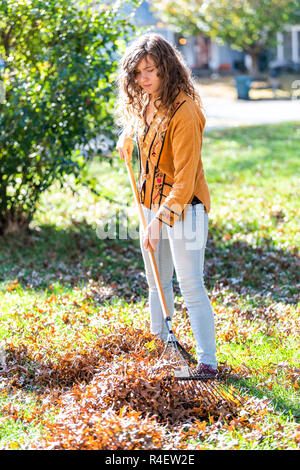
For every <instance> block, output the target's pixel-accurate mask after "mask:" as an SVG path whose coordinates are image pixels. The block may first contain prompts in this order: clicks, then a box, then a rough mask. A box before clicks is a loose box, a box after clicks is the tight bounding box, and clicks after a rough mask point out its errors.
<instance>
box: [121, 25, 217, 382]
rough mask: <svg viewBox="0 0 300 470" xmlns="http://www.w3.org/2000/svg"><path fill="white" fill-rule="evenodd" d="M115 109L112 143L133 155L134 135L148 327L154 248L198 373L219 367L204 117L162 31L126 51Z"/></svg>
mask: <svg viewBox="0 0 300 470" xmlns="http://www.w3.org/2000/svg"><path fill="white" fill-rule="evenodd" d="M119 113H120V117H121V122H122V126H123V132H122V134H121V135H120V137H119V140H118V143H117V150H118V151H119V154H120V157H121V158H122V159H131V153H132V149H133V140H132V139H133V136H135V138H136V142H137V147H138V154H139V165H140V177H139V194H140V200H141V203H142V206H143V210H144V213H145V216H146V220H147V223H148V226H147V229H146V230H145V231H143V230H142V229H141V249H142V254H143V259H144V263H145V271H146V278H147V282H148V285H149V307H150V318H151V331H152V333H154V334H155V335H158V336H159V337H161V338H162V339H164V340H165V339H166V337H167V329H166V325H165V320H164V318H163V313H162V310H161V306H160V302H159V297H158V293H157V289H156V285H155V280H154V277H153V274H152V269H151V264H150V259H149V254H148V249H149V245H151V246H152V248H153V250H154V254H155V258H156V262H157V265H158V270H159V273H160V278H161V283H162V287H163V291H164V294H165V297H166V302H167V306H168V310H169V314H170V316H171V317H172V315H173V312H174V295H173V285H172V279H173V274H174V268H175V271H176V276H177V280H178V283H179V287H180V291H181V293H182V296H183V299H184V302H185V304H186V307H187V309H188V313H189V318H190V322H191V327H192V330H193V334H194V337H195V342H196V351H197V358H198V367H197V373H198V374H199V375H201V374H203V375H205V376H207V375H211V376H212V377H214V376H215V375H216V373H217V370H216V369H217V361H216V345H215V329H214V316H213V311H212V308H211V304H210V301H209V299H208V296H207V293H206V289H205V286H204V283H203V265H204V251H205V245H206V240H207V232H208V212H209V210H210V197H209V191H208V187H207V183H206V179H205V175H204V170H203V166H202V160H201V148H202V137H203V129H204V125H205V117H204V115H203V113H202V111H201V99H200V97H199V95H198V93H197V91H196V89H195V87H194V85H193V82H192V79H191V77H190V73H189V70H188V69H187V67H186V66H185V64H184V62H183V59H182V57H181V54H180V53H179V52H178V51H177V50H176V49H175V48H174V47H173V46H172V45H171V44H170V43H169V42H168V41H166V40H165V39H164V38H163V37H162V36H160V35H157V34H147V35H145V36H142V37H141V38H140V39H138V40H136V41H135V42H134V43H132V44H131V45H130V46H129V47H128V49H127V50H126V52H125V54H124V56H123V58H122V61H121V65H120V71H119Z"/></svg>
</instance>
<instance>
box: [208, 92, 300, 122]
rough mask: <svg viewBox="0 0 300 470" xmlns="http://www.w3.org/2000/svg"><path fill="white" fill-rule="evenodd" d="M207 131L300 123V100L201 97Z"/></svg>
mask: <svg viewBox="0 0 300 470" xmlns="http://www.w3.org/2000/svg"><path fill="white" fill-rule="evenodd" d="M201 98H202V101H203V105H204V108H205V116H206V119H207V122H206V130H214V129H222V128H224V127H234V126H251V125H257V124H275V123H280V122H284V121H299V122H300V99H293V100H281V99H278V100H276V99H274V100H257V101H251V100H250V101H247V100H238V99H230V98H219V97H218V98H216V97H212V96H206V95H203V94H202V95H201Z"/></svg>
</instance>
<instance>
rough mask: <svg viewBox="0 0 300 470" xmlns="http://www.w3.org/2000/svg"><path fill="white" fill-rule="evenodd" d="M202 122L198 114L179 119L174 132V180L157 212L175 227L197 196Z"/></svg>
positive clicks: (157, 215)
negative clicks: (188, 205) (196, 182)
mask: <svg viewBox="0 0 300 470" xmlns="http://www.w3.org/2000/svg"><path fill="white" fill-rule="evenodd" d="M203 127H204V125H203V122H202V121H201V120H200V119H199V118H198V117H195V116H189V117H188V119H184V120H183V119H180V120H179V121H178V122H176V125H175V126H174V129H173V130H172V134H171V142H172V153H173V156H172V157H173V165H174V183H173V185H172V189H171V191H170V193H169V195H168V197H167V198H166V199H165V201H164V203H163V205H162V206H161V207H160V208H159V210H158V212H157V213H156V218H158V219H159V220H160V221H161V222H164V223H166V224H168V225H169V226H171V227H172V226H173V225H174V223H175V222H176V221H177V220H178V219H179V217H180V216H181V214H182V212H183V210H184V207H185V205H186V204H189V203H190V201H191V200H192V198H193V195H194V187H195V177H196V171H197V166H198V164H199V159H200V158H201V147H202V135H203Z"/></svg>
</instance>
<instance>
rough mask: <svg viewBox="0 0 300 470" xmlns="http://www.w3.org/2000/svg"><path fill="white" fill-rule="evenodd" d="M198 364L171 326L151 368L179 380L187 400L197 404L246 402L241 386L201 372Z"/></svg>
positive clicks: (184, 400)
mask: <svg viewBox="0 0 300 470" xmlns="http://www.w3.org/2000/svg"><path fill="white" fill-rule="evenodd" d="M169 327H170V324H169ZM196 364H197V361H196V360H195V359H194V358H193V356H191V355H190V354H189V353H188V352H187V351H186V350H185V349H184V348H183V346H181V345H180V343H179V342H178V340H177V339H176V337H175V335H174V333H173V331H172V329H170V333H169V335H168V339H167V342H166V345H165V348H164V351H163V353H162V354H161V356H160V358H159V360H158V361H157V363H156V364H155V365H154V366H153V367H152V371H151V372H152V375H153V374H154V375H155V374H156V373H161V372H162V371H164V372H165V373H166V374H167V376H168V378H169V379H170V380H175V381H176V383H177V386H179V387H180V393H181V396H182V403H183V404H187V405H189V404H190V405H193V406H195V404H196V403H199V404H200V403H201V405H202V406H205V407H210V406H212V405H219V406H221V405H222V404H223V405H224V404H225V405H226V404H228V405H230V406H231V407H232V406H241V405H243V403H244V402H245V399H244V398H243V397H242V396H241V394H240V393H239V391H238V390H236V389H235V388H234V387H233V386H232V385H230V384H227V383H226V381H225V380H224V379H221V378H220V377H218V376H216V377H215V378H211V377H210V376H207V377H206V376H199V375H197V372H196V367H195V365H196Z"/></svg>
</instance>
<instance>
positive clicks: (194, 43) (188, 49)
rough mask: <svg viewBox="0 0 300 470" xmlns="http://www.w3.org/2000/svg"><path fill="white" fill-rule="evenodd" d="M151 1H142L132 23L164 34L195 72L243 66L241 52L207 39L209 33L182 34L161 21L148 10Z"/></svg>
mask: <svg viewBox="0 0 300 470" xmlns="http://www.w3.org/2000/svg"><path fill="white" fill-rule="evenodd" d="M150 8H151V1H144V2H143V3H142V4H141V6H140V7H139V8H138V9H137V11H136V14H135V24H136V25H137V26H140V27H145V28H148V29H149V30H150V31H152V32H156V33H159V34H161V35H162V36H163V37H165V38H166V39H167V40H168V41H170V42H171V43H172V44H174V45H176V47H177V49H178V50H180V52H181V53H182V55H183V56H184V58H185V61H186V63H187V65H188V66H189V67H190V68H191V69H192V70H194V71H195V73H197V72H200V73H201V72H202V73H203V74H205V71H207V72H211V71H220V70H232V69H240V68H243V66H244V60H245V54H244V53H243V52H240V51H237V50H233V49H231V48H230V47H229V46H221V45H219V44H217V43H216V42H215V41H211V39H210V37H209V36H206V35H202V34H199V35H196V36H192V37H182V36H180V35H179V34H177V33H175V32H174V31H173V30H172V29H171V28H169V27H168V25H166V24H165V23H163V22H162V21H161V20H160V18H159V17H158V16H157V14H156V13H153V12H152V11H151V9H150Z"/></svg>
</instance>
